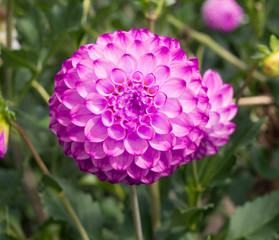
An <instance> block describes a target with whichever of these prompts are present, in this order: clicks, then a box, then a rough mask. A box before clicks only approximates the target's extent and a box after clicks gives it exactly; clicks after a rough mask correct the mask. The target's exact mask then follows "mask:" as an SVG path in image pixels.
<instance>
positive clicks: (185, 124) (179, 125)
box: [170, 113, 193, 137]
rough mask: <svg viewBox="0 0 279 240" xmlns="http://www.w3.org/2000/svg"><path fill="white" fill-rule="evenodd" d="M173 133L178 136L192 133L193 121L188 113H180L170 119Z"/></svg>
mask: <svg viewBox="0 0 279 240" xmlns="http://www.w3.org/2000/svg"><path fill="white" fill-rule="evenodd" d="M170 122H171V125H172V133H173V134H174V135H175V136H176V137H183V136H186V135H187V134H189V133H190V131H191V130H192V128H193V122H192V120H191V118H190V117H189V116H188V114H186V113H182V114H180V115H179V116H178V117H177V118H172V119H170Z"/></svg>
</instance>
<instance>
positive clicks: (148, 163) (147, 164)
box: [135, 146, 161, 169]
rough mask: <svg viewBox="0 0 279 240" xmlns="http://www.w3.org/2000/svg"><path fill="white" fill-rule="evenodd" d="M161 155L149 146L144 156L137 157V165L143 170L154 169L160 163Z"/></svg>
mask: <svg viewBox="0 0 279 240" xmlns="http://www.w3.org/2000/svg"><path fill="white" fill-rule="evenodd" d="M160 155H161V152H160V151H158V150H155V149H154V148H152V147H150V146H149V147H148V148H147V150H146V152H145V153H144V154H143V155H140V156H136V157H135V164H136V165H137V166H139V167H140V168H142V169H149V168H152V167H154V166H155V165H156V164H157V162H158V161H159V159H160Z"/></svg>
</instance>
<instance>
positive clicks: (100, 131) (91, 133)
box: [84, 116, 108, 142]
mask: <svg viewBox="0 0 279 240" xmlns="http://www.w3.org/2000/svg"><path fill="white" fill-rule="evenodd" d="M84 135H85V137H86V139H87V140H88V141H90V142H102V141H104V140H105V139H106V138H107V136H108V132H107V127H105V126H104V125H103V123H102V120H101V117H99V116H97V117H93V118H91V119H90V120H89V121H88V122H87V124H86V125H85V128H84Z"/></svg>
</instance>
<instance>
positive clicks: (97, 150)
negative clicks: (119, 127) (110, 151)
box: [84, 141, 106, 159]
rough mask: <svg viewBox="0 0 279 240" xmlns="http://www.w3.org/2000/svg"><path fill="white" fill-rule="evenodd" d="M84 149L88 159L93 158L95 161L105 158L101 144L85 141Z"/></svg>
mask: <svg viewBox="0 0 279 240" xmlns="http://www.w3.org/2000/svg"><path fill="white" fill-rule="evenodd" d="M84 149H85V151H86V152H87V154H88V155H89V156H90V157H92V158H95V159H101V158H104V157H105V156H106V153H105V152H104V149H103V143H102V142H99V143H93V142H88V141H85V143H84Z"/></svg>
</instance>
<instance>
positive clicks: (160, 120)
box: [151, 113, 172, 134]
mask: <svg viewBox="0 0 279 240" xmlns="http://www.w3.org/2000/svg"><path fill="white" fill-rule="evenodd" d="M151 126H152V127H153V128H154V130H155V132H156V133H159V134H167V133H170V132H171V130H172V126H171V124H170V121H169V119H168V117H167V116H166V115H165V114H163V113H157V114H155V115H153V116H152V117H151Z"/></svg>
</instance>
